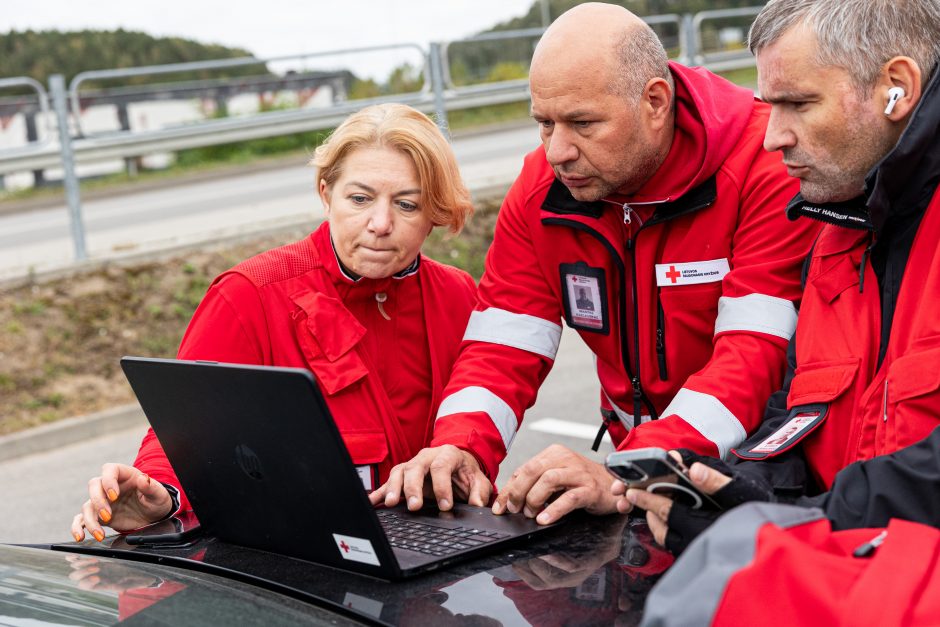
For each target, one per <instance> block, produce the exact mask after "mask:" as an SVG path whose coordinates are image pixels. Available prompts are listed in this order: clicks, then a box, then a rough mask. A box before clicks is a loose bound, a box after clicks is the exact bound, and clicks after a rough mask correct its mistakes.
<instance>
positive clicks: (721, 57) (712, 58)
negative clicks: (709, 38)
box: [689, 7, 764, 72]
mask: <svg viewBox="0 0 940 627" xmlns="http://www.w3.org/2000/svg"><path fill="white" fill-rule="evenodd" d="M763 8H764V7H744V8H740V9H719V10H715V11H700V12H699V13H696V14H695V15H694V16H693V17H692V23H691V32H692V34H693V35H694V36H695V42H694V46H695V47H694V50H696V51H698V52H697V53H696V54H694V55H692V56H691V57H690V59H689V62H690V63H691V64H693V65H704V66H706V67H708V68H709V69H710V70H712V71H714V72H724V71H727V70H736V69H739V68H743V67H750V66H752V65H754V58H753V57H752V56H751V53H750V51H749V50H747V49H746V48H745V49H743V50H735V51H722V52H710V53H709V52H704V46H703V45H702V24H704V23H705V22H708V21H715V20H726V19H728V18H735V17H749V18H751V19H753V18H755V17H757V14H758V13H760V12H761V9H763Z"/></svg>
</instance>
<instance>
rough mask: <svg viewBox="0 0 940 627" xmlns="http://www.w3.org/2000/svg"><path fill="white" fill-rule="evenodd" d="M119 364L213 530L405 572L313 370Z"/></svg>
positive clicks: (278, 548) (258, 544)
mask: <svg viewBox="0 0 940 627" xmlns="http://www.w3.org/2000/svg"><path fill="white" fill-rule="evenodd" d="M121 367H122V368H123V369H124V373H125V375H126V376H127V379H128V381H130V384H131V387H132V388H133V389H134V393H135V394H136V395H137V398H138V400H139V401H140V405H141V407H142V408H143V410H144V413H145V414H146V415H147V419H148V420H149V421H150V424H151V426H152V427H153V429H154V431H155V432H156V434H157V437H158V438H159V440H160V443H161V444H162V445H163V447H164V450H165V451H166V454H167V457H168V458H169V460H170V462H171V463H172V465H173V468H174V470H176V473H177V476H178V477H179V480H180V483H181V484H182V485H183V487H184V488H185V490H186V494H187V496H188V497H189V500H190V501H191V503H192V506H193V509H194V511H195V512H196V515H197V516H199V520H200V522H201V523H202V524H203V525H205V526H206V528H207V530H208V531H209V532H210V533H212V534H213V535H215V536H217V537H219V538H221V539H223V540H226V541H229V542H233V543H237V544H241V545H244V546H249V547H254V548H259V549H265V550H269V551H273V552H277V553H282V554H285V555H290V556H295V557H302V558H305V559H310V560H313V561H316V562H320V563H324V564H332V565H336V566H338V567H341V568H345V569H353V570H357V571H359V572H365V573H370V574H375V575H377V576H385V577H389V576H392V577H394V576H396V575H398V574H399V568H398V565H397V563H396V561H395V559H394V557H393V556H392V554H391V549H390V547H389V546H388V544H387V542H386V541H385V538H384V535H382V531H381V527H380V526H379V523H378V520H377V519H376V517H375V515H374V512H373V511H372V507H371V505H370V504H369V501H368V498H367V496H366V494H365V491H364V490H363V489H362V483H361V481H360V480H359V477H358V475H357V474H356V471H355V467H354V465H353V463H352V460H351V459H350V457H349V454H348V453H347V451H346V447H345V445H344V444H343V441H342V438H341V436H340V434H339V431H338V430H337V429H336V425H335V424H334V423H333V420H332V419H331V418H330V414H329V411H328V409H327V407H326V403H325V402H324V400H323V397H322V395H321V394H320V391H319V389H318V388H317V386H316V384H315V382H314V379H313V376H312V374H311V373H310V372H308V371H306V370H302V369H298V368H276V367H268V366H246V365H234V364H218V363H213V362H199V361H196V362H193V361H180V360H164V359H146V358H137V357H125V358H123V359H122V360H121ZM341 551H343V552H344V554H345V556H346V557H345V559H344V557H343V556H342V555H341V554H340V552H341Z"/></svg>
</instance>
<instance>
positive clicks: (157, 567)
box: [0, 545, 361, 627]
mask: <svg viewBox="0 0 940 627" xmlns="http://www.w3.org/2000/svg"><path fill="white" fill-rule="evenodd" d="M132 617H133V620H134V622H137V623H140V624H163V625H200V624H203V625H224V624H233V625H234V624H237V625H238V626H239V627H245V626H250V625H265V626H268V625H285V626H286V625H297V624H301V623H303V624H322V625H347V624H348V625H353V624H361V623H359V622H358V621H353V620H351V619H349V618H346V617H343V616H340V615H337V614H336V613H335V612H333V611H330V610H328V609H326V608H323V607H318V606H315V605H311V604H309V603H304V602H302V601H300V600H297V599H294V598H291V597H289V596H285V595H282V594H279V593H277V592H273V591H271V590H268V589H266V588H264V587H261V586H253V585H249V584H246V583H242V582H240V581H236V580H232V579H230V578H225V577H220V576H218V575H214V574H209V573H201V572H195V571H192V570H189V569H185V568H179V567H174V566H168V565H161V564H154V563H146V562H137V561H130V560H127V559H118V558H115V557H105V556H98V555H89V554H80V553H71V552H64V551H53V550H43V549H40V548H37V547H28V546H12V545H0V622H2V623H3V624H30V625H42V624H50V625H51V624H55V625H62V624H69V625H113V624H115V623H117V622H121V621H125V620H128V619H131V618H132Z"/></svg>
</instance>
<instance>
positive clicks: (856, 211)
mask: <svg viewBox="0 0 940 627" xmlns="http://www.w3.org/2000/svg"><path fill="white" fill-rule="evenodd" d="M750 47H751V50H752V51H753V52H754V54H755V56H756V57H757V68H758V76H759V77H758V88H759V91H760V95H761V97H762V98H763V99H764V100H765V101H767V102H769V103H770V104H771V106H772V109H771V115H770V122H769V123H768V127H767V134H766V137H765V140H764V147H765V148H766V149H767V150H770V151H780V152H782V153H783V161H784V163H785V165H786V166H787V169H788V172H789V174H790V175H791V176H793V177H796V178H798V179H799V180H800V193H799V194H798V195H797V196H796V197H795V198H794V199H793V200H792V201H791V202H790V203H789V205H788V207H787V209H786V210H787V215H788V216H789V217H790V219H791V220H797V221H804V220H818V221H821V222H823V223H824V226H823V229H822V231H821V232H820V235H819V237H818V238H817V240H816V242H815V244H814V247H813V250H812V252H811V253H810V255H809V257H808V259H807V262H806V265H805V266H804V272H803V281H804V290H805V291H804V294H803V300H802V306H801V309H800V316H799V321H798V323H797V329H796V335H795V336H794V339H793V340H792V341H791V344H790V347H789V362H790V368H789V371H788V374H787V376H786V378H785V382H784V387H783V389H782V390H780V391H779V392H777V393H776V394H774V395H773V396H772V397H771V400H770V403H769V405H768V407H767V411H766V415H765V421H764V423H763V425H762V426H761V428H760V429H759V430H758V431H757V432H756V433H755V434H754V435H753V436H752V437H751V438H749V439H748V440H746V441H745V442H744V443H743V444H741V445H740V446H738V447H737V448H736V449H734V450H733V451H732V454H733V456H732V457H730V459H729V460H728V464H721V463H720V462H715V461H709V460H702V459H701V458H698V457H696V456H694V455H690V454H684V455H683V457H684V460H685V462H686V463H688V464H689V465H690V466H691V476H692V479H693V481H694V482H696V483H698V484H699V485H700V486H701V487H702V488H703V489H704V490H705V491H706V492H709V493H714V494H715V496H716V500H717V501H718V502H719V503H721V504H723V505H725V507H726V508H727V507H730V506H733V505H736V504H739V503H741V502H742V501H745V500H754V499H758V500H781V499H782V500H793V499H797V498H805V497H813V500H811V501H802V502H803V503H806V504H816V505H819V506H822V507H823V508H824V510H825V512H826V515H827V516H828V517H829V519H830V520H831V521H832V522H833V526H834V527H836V528H847V527H860V526H874V525H882V524H885V523H886V522H887V520H888V518H890V517H899V518H907V519H911V520H915V521H919V522H925V523H930V524H934V525H937V526H940V430H936V431H935V427H937V426H938V425H940V246H938V236H940V193H938V185H940V151H938V150H937V146H938V145H940V97H938V90H940V86H938V79H937V74H938V72H937V62H938V58H940V2H938V1H937V0H893V1H887V0H771V1H770V2H769V3H768V4H767V6H766V7H765V8H764V9H763V11H762V12H761V13H760V15H759V16H758V17H757V19H756V21H755V22H754V25H753V26H752V28H751V33H750ZM932 432H933V435H932V436H931V433H932ZM928 436H930V437H928ZM925 438H926V439H925ZM905 447H908V448H907V450H902V449H905ZM892 453H894V455H890V454H892ZM877 456H884V457H877ZM872 458H876V459H872ZM863 460H870V461H867V462H866V461H863ZM695 461H705V462H706V463H705V464H694V462H695ZM854 462H860V463H857V464H855V463H854ZM850 465H851V466H850ZM846 466H849V468H846ZM843 469H845V470H843ZM718 470H721V471H722V472H721V473H719V472H718ZM840 471H841V472H840ZM837 473H838V474H837ZM830 490H831V491H830ZM614 491H615V494H618V495H620V496H621V499H620V501H619V503H618V507H619V509H620V510H621V511H626V510H628V509H630V508H632V507H633V506H639V507H642V508H644V509H646V510H647V512H648V515H647V517H648V519H649V522H650V525H651V527H652V528H653V530H654V532H655V534H656V537H657V539H658V540H659V541H660V542H665V543H666V544H667V546H671V547H672V548H673V549H676V550H681V549H682V548H684V546H685V545H687V544H688V542H689V541H690V540H691V539H692V538H693V537H694V536H695V535H696V534H697V533H698V532H699V531H701V530H702V529H703V528H704V527H705V526H707V525H708V524H710V523H711V521H712V520H713V519H714V518H715V517H716V515H714V514H708V513H703V512H694V513H693V512H691V511H689V510H688V509H686V508H685V507H683V506H681V505H678V504H672V503H671V502H670V501H669V500H668V499H665V498H664V497H662V496H656V495H652V494H648V493H645V492H641V491H637V490H629V491H626V494H624V489H623V485H622V484H619V485H615V488H614ZM827 491H830V492H827ZM817 495H819V496H817Z"/></svg>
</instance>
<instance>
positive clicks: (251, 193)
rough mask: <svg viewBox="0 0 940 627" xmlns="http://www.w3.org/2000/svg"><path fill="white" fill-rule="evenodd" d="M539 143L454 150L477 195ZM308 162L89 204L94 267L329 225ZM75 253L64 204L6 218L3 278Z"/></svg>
mask: <svg viewBox="0 0 940 627" xmlns="http://www.w3.org/2000/svg"><path fill="white" fill-rule="evenodd" d="M536 145H538V129H537V127H536V125H535V124H534V123H527V124H523V125H521V126H513V127H508V128H501V129H499V130H491V131H489V132H482V133H481V132H471V133H466V134H461V135H457V136H456V137H455V139H454V142H453V146H454V151H455V153H456V154H457V159H458V162H459V163H460V168H461V172H462V174H463V176H464V180H465V181H466V183H467V185H468V187H470V189H471V190H472V191H474V192H477V193H478V192H480V191H482V190H488V189H494V188H496V189H500V188H502V189H505V188H507V187H508V186H509V184H510V183H511V182H512V180H513V178H515V175H516V174H517V173H518V172H519V170H520V168H521V167H522V158H523V156H524V155H525V154H526V153H527V152H528V151H529V150H531V149H532V148H534V147H535V146H536ZM315 183H316V182H315V181H314V175H313V170H312V169H311V168H310V167H309V166H308V165H307V164H306V158H304V157H298V159H297V163H296V164H295V165H291V166H285V167H284V168H282V169H278V170H263V171H254V172H253V171H251V170H250V168H248V169H246V170H245V171H244V173H241V174H239V175H237V176H232V177H226V178H216V179H212V180H205V181H199V182H189V183H185V184H174V183H173V182H172V181H168V182H167V185H166V187H164V188H157V189H149V190H147V191H140V192H135V193H129V194H123V195H120V196H115V197H110V198H103V199H97V200H89V201H87V202H84V203H83V206H82V215H83V218H84V224H85V229H86V235H85V239H86V248H87V251H88V256H89V259H90V260H91V261H100V260H106V259H113V258H119V257H122V256H127V255H132V254H137V253H141V252H148V251H154V250H160V249H162V248H171V247H177V246H181V245H188V244H194V243H198V242H203V241H210V240H212V241H215V240H218V239H220V238H224V237H226V236H233V235H241V234H244V233H248V232H251V231H254V230H266V229H270V228H276V227H278V226H286V225H294V224H302V223H305V222H310V223H311V224H312V223H315V222H316V221H318V220H320V219H321V218H322V215H323V214H322V207H321V206H320V200H319V197H318V196H317V194H316V184H315ZM73 261H74V246H73V242H72V237H71V231H70V222H69V213H68V210H67V208H66V206H65V204H64V201H63V204H62V205H61V206H58V207H52V208H48V209H40V210H33V211H29V212H24V213H17V214H8V215H2V216H0V280H3V279H15V278H17V277H21V276H26V275H27V274H30V273H44V272H47V271H54V270H58V269H62V268H67V267H69V266H70V265H71V264H72V263H73Z"/></svg>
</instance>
